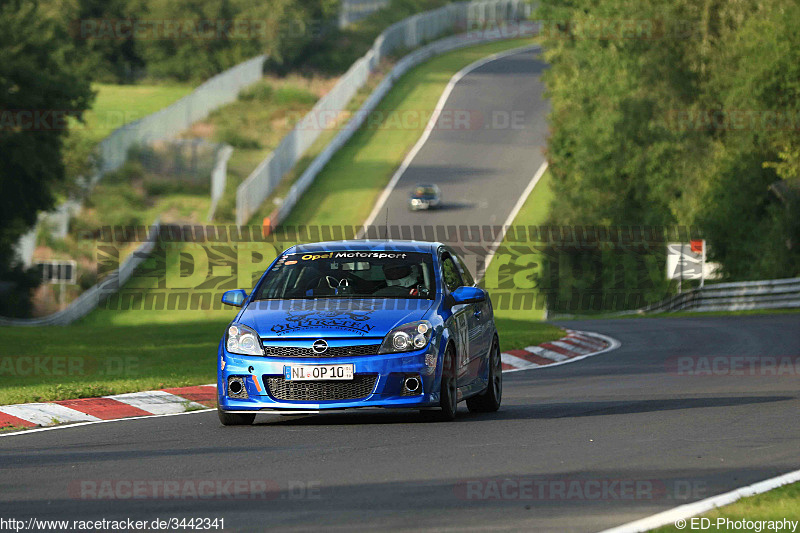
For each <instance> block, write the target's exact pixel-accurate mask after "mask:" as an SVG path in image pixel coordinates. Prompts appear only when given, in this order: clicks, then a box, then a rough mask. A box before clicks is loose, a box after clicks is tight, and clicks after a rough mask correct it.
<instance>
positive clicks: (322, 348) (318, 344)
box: [311, 339, 328, 353]
mask: <svg viewBox="0 0 800 533" xmlns="http://www.w3.org/2000/svg"><path fill="white" fill-rule="evenodd" d="M311 349H312V350H314V353H325V352H327V351H328V343H327V342H325V341H324V340H323V339H319V340H316V341H314V344H312V345H311Z"/></svg>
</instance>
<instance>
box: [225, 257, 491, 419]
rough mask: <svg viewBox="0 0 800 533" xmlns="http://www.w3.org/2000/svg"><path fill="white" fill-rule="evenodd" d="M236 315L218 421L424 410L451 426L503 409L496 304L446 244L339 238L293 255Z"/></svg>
mask: <svg viewBox="0 0 800 533" xmlns="http://www.w3.org/2000/svg"><path fill="white" fill-rule="evenodd" d="M222 301H223V302H224V303H226V304H228V305H233V306H237V307H241V310H240V311H239V313H238V314H237V315H236V318H235V319H234V320H233V322H231V323H230V325H229V326H228V327H227V329H226V331H225V335H224V336H223V338H222V340H221V342H220V344H219V356H218V361H217V391H218V393H217V395H218V413H219V419H220V422H222V424H224V425H239V424H251V423H252V422H253V420H254V418H255V415H256V414H257V413H279V414H309V413H320V412H329V411H336V410H342V409H354V408H403V409H419V410H420V411H421V413H422V415H423V417H425V418H436V419H439V420H453V419H454V418H455V417H456V406H457V404H458V402H460V401H462V400H466V402H467V407H468V408H469V410H470V411H476V412H492V411H496V410H497V409H499V407H500V401H501V397H502V390H503V382H502V372H501V363H500V346H499V339H498V336H497V328H496V327H495V323H494V316H493V312H492V303H491V300H490V299H489V295H488V294H487V293H486V291H484V290H482V289H481V288H479V287H477V286H476V285H475V281H474V280H473V278H472V276H471V275H470V273H469V271H468V270H467V268H466V267H465V266H464V262H463V261H462V260H461V258H459V257H458V256H457V255H456V254H455V252H454V251H453V250H452V249H450V248H448V247H447V246H445V245H443V244H439V243H428V242H416V241H337V242H323V243H316V244H303V245H297V246H293V247H291V248H289V249H288V250H286V251H285V252H283V253H282V254H281V255H280V256H278V257H277V259H276V260H275V261H274V262H273V263H272V264H271V265H270V267H269V268H268V269H267V271H266V272H264V274H263V275H262V276H261V279H260V280H259V281H258V284H257V285H256V286H255V289H253V291H252V292H251V293H250V294H249V295H248V294H247V293H246V292H245V291H243V290H233V291H228V292H226V293H225V294H224V295H223V297H222Z"/></svg>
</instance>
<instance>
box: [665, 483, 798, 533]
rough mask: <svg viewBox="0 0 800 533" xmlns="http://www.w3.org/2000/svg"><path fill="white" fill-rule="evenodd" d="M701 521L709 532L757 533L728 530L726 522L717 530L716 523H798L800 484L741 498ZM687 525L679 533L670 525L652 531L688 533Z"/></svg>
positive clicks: (708, 514)
mask: <svg viewBox="0 0 800 533" xmlns="http://www.w3.org/2000/svg"><path fill="white" fill-rule="evenodd" d="M700 517H703V518H708V519H709V520H710V521H711V529H710V530H711V531H758V529H755V528H733V527H730V528H729V527H727V522H725V523H724V524H722V523H720V526H721V527H716V526H717V520H718V519H730V520H732V521H734V522H735V521H737V520H748V521H758V520H767V521H769V520H775V521H780V520H783V519H784V518H785V519H788V520H794V521H797V520H800V483H793V484H791V485H784V486H783V487H779V488H777V489H774V490H771V491H769V492H765V493H763V494H759V495H757V496H750V497H748V498H743V499H741V500H739V501H738V502H735V503H732V504H731V505H726V506H725V507H721V508H719V509H715V510H713V511H709V512H708V513H705V514H703V515H700ZM686 522H687V524H689V525H687V526H686V527H684V528H683V529H678V528H676V527H675V526H674V525H671V526H665V527H661V528H658V529H654V530H653V531H656V532H658V533H671V532H676V531H689V530H690V529H691V527H690V524H691V519H687V521H686ZM697 524H699V522H697ZM760 531H767V529H761V530H760Z"/></svg>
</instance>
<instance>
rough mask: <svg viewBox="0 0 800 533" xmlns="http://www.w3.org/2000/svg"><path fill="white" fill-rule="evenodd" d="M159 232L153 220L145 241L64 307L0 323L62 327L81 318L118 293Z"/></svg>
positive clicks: (5, 319) (153, 243) (152, 244)
mask: <svg viewBox="0 0 800 533" xmlns="http://www.w3.org/2000/svg"><path fill="white" fill-rule="evenodd" d="M160 231H161V224H160V223H159V221H158V220H156V222H155V224H153V225H152V226H151V227H150V229H149V231H148V234H147V240H145V241H143V242H142V244H141V245H139V247H138V248H137V249H136V251H135V252H133V253H132V254H130V255H129V256H128V257H126V258H125V259H124V260H123V261H122V263H121V264H120V266H119V268H118V269H117V270H115V271H113V272H111V273H110V274H109V275H108V276H107V277H106V278H105V279H103V280H102V281H100V282H99V283H97V284H96V285H94V286H93V287H91V288H90V289H88V290H86V291H84V292H83V293H82V294H81V295H80V296H78V297H77V298H76V299H75V300H73V301H72V303H70V304H69V305H68V306H67V307H66V308H65V309H62V310H61V311H57V312H55V313H53V314H52V315H47V316H44V317H39V318H4V317H0V326H65V325H67V324H71V323H72V322H75V321H76V320H78V319H79V318H83V317H84V316H86V315H88V314H89V313H90V312H92V310H94V308H95V307H97V306H98V304H99V303H100V302H101V301H102V299H103V298H105V297H107V296H108V295H109V294H112V293H114V292H117V290H119V288H120V287H122V286H123V285H125V283H126V282H127V281H128V280H129V279H130V277H131V276H132V275H133V272H134V271H135V270H136V267H138V266H139V265H140V264H141V263H142V261H144V260H145V259H147V257H148V256H149V255H150V252H152V251H153V248H154V247H155V245H156V241H157V239H158V235H159V233H160Z"/></svg>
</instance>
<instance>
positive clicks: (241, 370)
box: [217, 343, 441, 414]
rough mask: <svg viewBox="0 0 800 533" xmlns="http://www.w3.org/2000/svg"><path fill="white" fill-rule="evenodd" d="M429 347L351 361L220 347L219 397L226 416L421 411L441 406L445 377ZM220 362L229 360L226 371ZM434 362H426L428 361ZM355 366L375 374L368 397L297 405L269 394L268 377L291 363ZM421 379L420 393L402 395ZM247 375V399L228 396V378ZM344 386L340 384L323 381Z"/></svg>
mask: <svg viewBox="0 0 800 533" xmlns="http://www.w3.org/2000/svg"><path fill="white" fill-rule="evenodd" d="M434 344H435V343H431V344H430V345H429V347H428V348H426V349H422V350H419V351H416V352H406V353H402V354H383V355H361V356H351V357H323V358H317V357H302V358H299V357H263V356H247V355H233V354H230V353H228V352H227V350H225V349H224V346H223V345H222V344H220V348H219V354H218V358H217V396H218V402H219V407H220V409H222V410H224V411H228V412H249V413H252V412H264V413H269V412H280V413H297V414H305V413H317V412H321V411H333V410H341V409H354V408H365V407H372V408H375V407H382V408H392V409H396V408H409V409H420V408H425V407H434V406H437V405H438V404H439V383H440V380H441V376H440V375H439V373H437V371H436V370H437V368H439V361H438V353H437V350H436V348H435V347H434ZM222 361H224V362H225V364H224V369H223V368H222V367H223V365H222ZM426 361H427V362H428V363H432V364H428V363H426ZM348 363H350V364H353V365H354V374H355V377H358V376H374V377H375V378H376V379H375V384H374V386H373V387H372V389H371V392H369V393H368V394H367V395H366V396H364V397H361V398H357V399H347V400H326V401H298V400H279V399H277V398H276V397H275V396H273V394H271V392H270V389H269V386H268V383H267V379H268V378H283V376H284V366H285V365H289V364H295V365H297V364H303V365H313V364H326V365H330V364H348ZM412 375H413V376H416V377H419V378H420V381H421V384H422V386H421V388H420V391H419V392H418V393H417V394H413V395H410V394H409V393H408V392H406V393H405V394H404V390H403V382H404V380H405V378H406V377H408V376H412ZM230 376H241V377H243V378H244V379H243V381H244V385H245V390H246V392H247V398H232V397H230V396H229V395H228V387H227V384H228V377H230ZM325 383H341V382H325Z"/></svg>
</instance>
